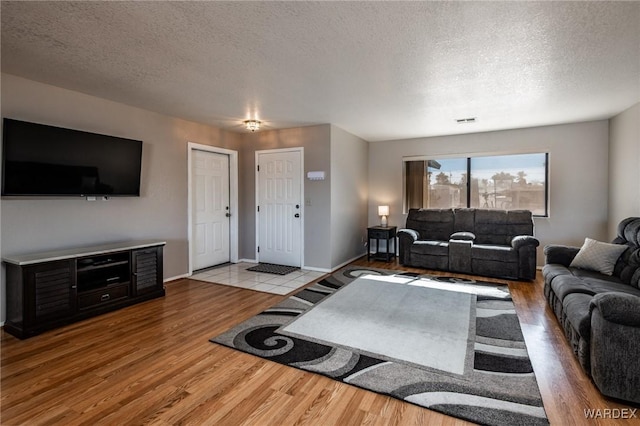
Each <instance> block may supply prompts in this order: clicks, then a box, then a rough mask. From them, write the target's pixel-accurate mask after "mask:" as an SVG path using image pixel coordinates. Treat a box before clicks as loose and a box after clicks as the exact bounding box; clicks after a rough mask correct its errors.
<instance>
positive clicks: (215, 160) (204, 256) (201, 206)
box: [191, 150, 231, 270]
mask: <svg viewBox="0 0 640 426" xmlns="http://www.w3.org/2000/svg"><path fill="white" fill-rule="evenodd" d="M191 161H192V166H191V173H192V175H191V185H192V188H191V192H192V209H191V211H192V215H193V219H192V223H193V225H192V232H193V235H192V241H193V245H192V247H193V249H192V250H193V269H194V270H197V269H202V268H207V267H209V266H214V265H219V264H221V263H225V262H229V229H230V226H229V217H230V213H231V212H230V210H229V156H228V155H226V154H218V153H214V152H205V151H198V150H194V151H193V153H192V160H191Z"/></svg>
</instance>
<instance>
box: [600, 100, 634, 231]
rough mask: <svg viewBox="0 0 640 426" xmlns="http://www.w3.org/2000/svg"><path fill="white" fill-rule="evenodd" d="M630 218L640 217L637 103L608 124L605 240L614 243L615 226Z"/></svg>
mask: <svg viewBox="0 0 640 426" xmlns="http://www.w3.org/2000/svg"><path fill="white" fill-rule="evenodd" d="M631 216H640V103H637V104H635V105H634V106H632V107H631V108H629V109H627V110H626V111H623V112H621V113H620V114H618V115H616V116H615V117H613V118H612V119H611V120H610V128H609V229H608V238H607V239H608V240H613V239H614V238H615V237H616V234H617V226H618V223H619V222H620V221H621V220H622V219H624V218H627V217H631Z"/></svg>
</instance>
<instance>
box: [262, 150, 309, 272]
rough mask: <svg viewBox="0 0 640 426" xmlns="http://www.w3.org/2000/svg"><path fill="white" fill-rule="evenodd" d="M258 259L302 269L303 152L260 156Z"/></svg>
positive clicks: (273, 153) (271, 153)
mask: <svg viewBox="0 0 640 426" xmlns="http://www.w3.org/2000/svg"><path fill="white" fill-rule="evenodd" d="M257 162H258V178H257V180H258V185H257V188H258V196H257V200H258V213H257V215H258V260H259V261H260V262H264V263H276V264H279V265H290V266H302V265H301V262H302V152H301V151H285V152H280V151H278V152H268V153H258V154H257Z"/></svg>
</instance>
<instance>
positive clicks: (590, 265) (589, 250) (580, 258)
mask: <svg viewBox="0 0 640 426" xmlns="http://www.w3.org/2000/svg"><path fill="white" fill-rule="evenodd" d="M626 249H627V246H626V245H621V244H609V243H603V242H600V241H596V240H592V239H591V238H585V239H584V244H583V245H582V247H581V248H580V251H579V252H578V254H577V255H576V257H575V258H574V259H573V261H572V262H571V265H569V266H572V267H574V268H581V269H589V270H591V271H597V272H600V273H601V274H605V275H611V274H613V268H614V267H615V266H616V262H617V261H618V258H619V257H620V255H622V253H623V252H624V251H625V250H626Z"/></svg>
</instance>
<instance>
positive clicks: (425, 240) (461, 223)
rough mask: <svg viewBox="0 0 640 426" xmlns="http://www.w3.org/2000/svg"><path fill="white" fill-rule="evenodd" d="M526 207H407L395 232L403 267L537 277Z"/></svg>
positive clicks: (528, 214)
mask: <svg viewBox="0 0 640 426" xmlns="http://www.w3.org/2000/svg"><path fill="white" fill-rule="evenodd" d="M539 244H540V243H539V242H538V240H537V239H536V238H534V237H533V219H532V215H531V212H530V211H528V210H510V211H507V210H485V209H473V208H470V209H411V210H409V215H408V216H407V223H406V227H405V229H400V230H399V231H398V245H399V257H400V263H401V264H402V265H407V266H414V267H419V268H426V269H439V270H444V271H452V272H459V273H465V274H473V275H484V276H490V277H498V278H506V279H514V280H532V279H534V278H535V276H536V247H538V245H539Z"/></svg>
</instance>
